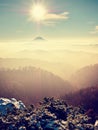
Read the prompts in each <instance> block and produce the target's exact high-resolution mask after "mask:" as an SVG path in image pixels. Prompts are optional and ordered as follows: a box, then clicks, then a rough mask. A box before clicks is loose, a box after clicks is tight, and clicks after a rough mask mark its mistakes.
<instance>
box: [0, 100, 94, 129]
mask: <svg viewBox="0 0 98 130" xmlns="http://www.w3.org/2000/svg"><path fill="white" fill-rule="evenodd" d="M90 120H91V118H90V117H88V116H87V115H86V114H85V111H84V110H83V109H82V108H81V107H72V106H68V105H67V104H66V102H64V101H62V100H59V99H54V98H44V100H43V101H42V102H40V103H39V105H38V106H37V107H36V108H35V107H34V105H31V106H29V107H26V106H25V105H24V104H23V103H22V102H21V101H17V100H16V99H6V98H0V130H94V125H93V124H90Z"/></svg>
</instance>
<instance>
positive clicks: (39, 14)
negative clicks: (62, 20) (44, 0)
mask: <svg viewBox="0 0 98 130" xmlns="http://www.w3.org/2000/svg"><path fill="white" fill-rule="evenodd" d="M46 14H47V10H46V8H45V7H44V6H43V5H41V4H36V5H33V7H32V9H31V16H32V18H33V19H35V20H36V21H42V20H44V19H45V15H46Z"/></svg>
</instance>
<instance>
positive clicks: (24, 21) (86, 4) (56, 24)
mask: <svg viewBox="0 0 98 130" xmlns="http://www.w3.org/2000/svg"><path fill="white" fill-rule="evenodd" d="M35 1H36V0H35ZM33 2H34V0H28V1H27V0H0V40H5V39H6V40H11V39H13V40H14V39H30V38H33V37H35V36H36V35H42V36H44V37H47V38H49V39H51V38H54V39H55V38H59V39H68V38H69V39H73V38H75V39H77V38H80V39H81V38H87V39H90V38H96V39H97V37H98V13H97V12H98V0H43V3H44V6H46V8H47V10H48V11H49V12H48V13H49V17H48V20H46V21H45V22H44V24H43V23H41V25H40V29H39V32H38V29H37V24H36V22H35V21H34V20H32V21H30V20H29V17H30V14H29V10H30V8H31V7H32V5H33ZM62 15H63V16H62ZM51 16H53V17H54V18H53V17H52V18H51ZM47 21H48V22H47Z"/></svg>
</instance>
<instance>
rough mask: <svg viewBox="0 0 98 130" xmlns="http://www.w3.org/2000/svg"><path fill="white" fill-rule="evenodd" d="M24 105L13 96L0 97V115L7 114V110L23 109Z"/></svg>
mask: <svg viewBox="0 0 98 130" xmlns="http://www.w3.org/2000/svg"><path fill="white" fill-rule="evenodd" d="M25 108H26V107H25V105H24V104H23V103H22V101H17V100H16V99H14V98H11V99H7V98H0V115H1V116H3V115H7V114H8V113H9V112H13V111H14V110H15V109H19V110H24V109H25Z"/></svg>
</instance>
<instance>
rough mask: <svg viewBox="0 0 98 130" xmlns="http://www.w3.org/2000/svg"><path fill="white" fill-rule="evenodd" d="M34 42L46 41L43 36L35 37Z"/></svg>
mask: <svg viewBox="0 0 98 130" xmlns="http://www.w3.org/2000/svg"><path fill="white" fill-rule="evenodd" d="M34 41H45V39H44V38H43V37H41V36H38V37H35V38H34Z"/></svg>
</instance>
